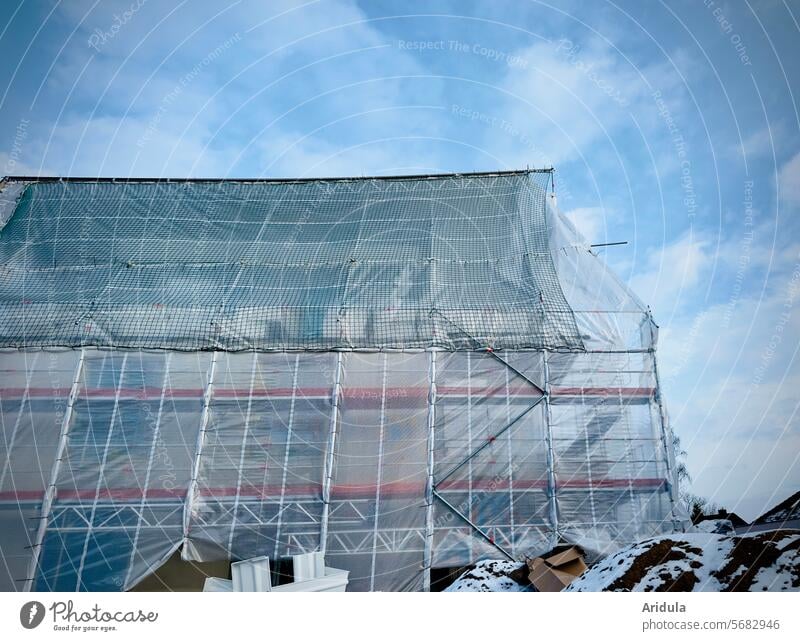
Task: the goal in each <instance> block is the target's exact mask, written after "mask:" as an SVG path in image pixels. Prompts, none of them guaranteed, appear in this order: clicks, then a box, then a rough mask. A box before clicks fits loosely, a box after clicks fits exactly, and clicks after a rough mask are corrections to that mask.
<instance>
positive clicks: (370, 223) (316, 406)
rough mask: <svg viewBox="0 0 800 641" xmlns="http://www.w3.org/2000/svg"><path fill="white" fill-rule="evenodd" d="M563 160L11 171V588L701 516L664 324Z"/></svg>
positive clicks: (1, 535)
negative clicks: (53, 174)
mask: <svg viewBox="0 0 800 641" xmlns="http://www.w3.org/2000/svg"><path fill="white" fill-rule="evenodd" d="M532 176H533V177H532ZM11 184H14V183H11ZM544 186H545V185H544V183H543V182H542V178H541V177H540V176H538V175H530V174H527V173H525V172H522V173H513V174H500V175H493V176H449V177H443V178H428V179H422V178H417V179H410V180H389V179H367V180H363V181H358V180H350V181H335V180H334V181H299V182H293V181H283V182H276V183H258V182H252V183H249V182H248V183H242V184H240V183H235V182H233V183H226V182H209V183H204V182H199V183H159V182H145V183H129V182H125V181H122V182H120V183H113V182H94V183H93V182H91V181H78V182H70V181H64V182H58V181H45V182H40V183H37V182H32V183H31V184H29V185H28V186H27V187H26V189H24V190H17V191H18V192H19V193H18V194H17V196H18V198H19V200H18V204H17V205H16V207H17V209H16V211H15V212H14V213H13V215H11V216H10V218H8V222H7V224H6V226H5V228H3V229H2V230H0V270H3V271H2V272H0V307H2V309H3V312H4V313H3V315H2V318H0V345H2V346H3V348H2V349H0V428H1V429H2V440H0V464H1V465H2V477H0V524H2V526H3V527H2V529H1V530H0V557H1V558H2V563H3V565H2V567H0V588H2V589H6V590H9V589H36V590H64V591H71V590H123V589H129V588H131V587H133V586H134V585H136V584H137V583H138V582H139V581H141V580H142V579H143V578H144V577H146V576H147V575H148V574H150V573H152V572H153V570H154V569H156V568H157V567H158V566H159V565H160V564H162V563H163V562H164V561H165V560H166V559H168V558H170V557H171V556H172V555H174V554H175V552H176V551H177V550H180V554H181V556H182V558H183V559H184V560H186V561H190V562H191V561H219V560H232V561H235V560H239V559H244V558H249V557H256V556H263V555H266V556H269V557H271V558H273V559H277V558H280V557H283V556H286V555H290V554H298V553H304V552H310V551H314V550H321V551H324V552H325V555H326V562H327V564H328V565H329V566H331V567H337V568H342V569H347V570H350V586H349V589H351V590H427V589H430V588H431V580H432V579H431V577H432V573H433V570H435V569H436V568H451V567H455V566H462V565H467V564H470V563H474V562H476V561H478V560H481V559H486V558H500V557H510V558H515V559H522V558H524V557H526V556H527V557H530V556H535V555H538V554H542V553H545V552H547V551H548V550H549V549H551V548H552V547H554V546H555V545H556V544H558V543H563V542H569V543H573V544H577V545H580V546H581V547H582V548H583V549H585V550H586V551H587V553H588V554H589V556H590V557H596V556H598V555H603V554H607V553H609V552H611V551H614V550H616V549H618V548H620V547H622V546H624V545H627V544H629V543H630V542H632V541H635V540H638V539H640V538H643V537H646V536H650V535H655V534H660V533H665V532H672V531H674V530H675V529H680V528H681V527H682V526H683V525H684V523H685V514H684V513H683V512H682V510H681V508H680V506H679V501H678V492H677V486H676V482H675V461H674V456H673V447H672V436H671V432H670V429H669V424H668V420H667V414H666V410H665V408H664V405H663V400H662V398H661V395H660V390H659V386H658V374H657V365H656V359H655V346H656V339H657V330H656V326H655V324H654V323H653V321H652V319H651V317H650V314H649V313H648V311H647V309H646V307H644V305H643V304H642V303H641V302H640V301H639V300H638V299H637V298H636V297H635V296H634V295H633V294H632V293H631V292H630V291H629V290H628V289H627V287H625V285H624V284H622V283H621V282H620V281H619V280H618V279H617V277H616V276H615V275H614V274H613V273H612V272H611V271H610V270H608V268H607V267H606V266H605V265H604V264H603V263H602V261H600V260H599V258H598V257H597V256H596V255H595V254H594V253H593V252H592V250H591V248H590V247H589V246H588V245H587V244H586V242H585V241H584V240H583V239H582V238H581V237H580V236H579V234H577V232H576V231H575V230H574V228H573V227H572V226H571V225H570V224H569V222H568V221H567V220H566V218H565V217H564V216H562V215H561V214H560V213H559V212H558V211H557V208H556V207H555V204H554V201H553V199H551V198H550V196H546V194H545V191H544ZM323 197H324V198H323ZM446 212H450V213H447V214H446ZM337 221H338V222H337ZM348 221H349V222H348ZM412 223H413V224H412ZM151 243H154V244H151ZM278 264H279V265H278ZM401 265H402V267H401ZM448 269H451V270H455V271H452V272H450V276H448V277H447V278H444V276H443V275H444V274H445V273H448V271H447V270H448ZM148 270H149V271H148ZM259 270H262V271H259ZM308 270H311V272H313V274H312V273H311V272H310V271H308ZM145 272H147V273H149V274H151V275H152V278H155V279H157V281H158V282H157V283H156V281H154V280H152V279H151V277H150V276H145ZM456 273H458V274H459V276H458V277H456V276H455V275H454V274H456ZM281 274H285V275H287V278H288V275H289V274H292V276H291V278H288V280H282V278H283V276H281ZM298 278H299V279H300V280H297V279H298ZM331 282H335V283H336V285H335V286H333V287H332V288H328V287H327V285H326V283H331ZM298 297H299V298H298ZM320 301H322V304H320ZM295 303H297V305H295ZM298 310H302V314H300V315H299V316H298V315H297V314H296V312H297V311H298ZM314 310H316V311H314ZM358 310H366V312H365V313H364V314H361V312H359V311H358ZM359 314H361V315H359ZM298 319H300V320H298Z"/></svg>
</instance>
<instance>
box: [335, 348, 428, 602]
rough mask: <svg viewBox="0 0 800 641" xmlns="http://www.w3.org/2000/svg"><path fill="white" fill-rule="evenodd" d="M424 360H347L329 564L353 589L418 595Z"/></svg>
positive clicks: (422, 517)
mask: <svg viewBox="0 0 800 641" xmlns="http://www.w3.org/2000/svg"><path fill="white" fill-rule="evenodd" d="M429 358H430V356H429V354H426V353H416V354H346V355H345V358H344V360H343V363H344V368H343V378H342V392H341V401H340V415H339V434H338V437H337V441H336V458H335V461H336V463H335V471H334V480H333V486H332V488H331V506H330V524H329V529H328V540H327V550H326V558H327V559H328V561H327V562H328V564H329V565H331V566H333V567H337V568H339V567H340V568H343V569H347V570H350V585H349V587H348V589H350V590H392V591H397V590H420V589H422V580H423V574H422V563H423V552H424V542H425V536H424V535H425V516H426V512H425V510H426V502H425V483H426V478H427V459H428V455H427V452H428V393H429V380H428V376H427V373H428V365H429Z"/></svg>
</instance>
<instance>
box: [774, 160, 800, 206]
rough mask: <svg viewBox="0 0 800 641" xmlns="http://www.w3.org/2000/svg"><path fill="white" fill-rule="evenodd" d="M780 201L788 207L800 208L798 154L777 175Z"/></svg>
mask: <svg viewBox="0 0 800 641" xmlns="http://www.w3.org/2000/svg"><path fill="white" fill-rule="evenodd" d="M778 187H779V190H780V197H781V200H782V201H783V202H784V203H786V204H787V205H789V206H792V207H798V206H800V153H797V154H795V155H794V156H793V157H792V159H791V160H789V161H788V162H786V163H785V164H784V165H783V166H782V167H781V169H780V173H779V174H778Z"/></svg>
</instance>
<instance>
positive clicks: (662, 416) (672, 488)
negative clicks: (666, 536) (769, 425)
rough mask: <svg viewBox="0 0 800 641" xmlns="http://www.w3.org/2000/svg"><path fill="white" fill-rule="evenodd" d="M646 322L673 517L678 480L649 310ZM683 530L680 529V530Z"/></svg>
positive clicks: (676, 523)
mask: <svg viewBox="0 0 800 641" xmlns="http://www.w3.org/2000/svg"><path fill="white" fill-rule="evenodd" d="M647 320H648V322H649V325H650V356H651V357H652V359H653V377H654V379H655V384H656V393H655V396H656V404H657V405H658V417H659V423H660V430H659V431H660V434H661V445H662V446H663V448H664V464H665V466H666V468H667V477H668V478H669V501H670V513H671V514H672V515H673V517H674V515H675V503H676V500H677V497H676V492H677V489H678V488H677V484H678V479H677V478H676V476H675V473H674V470H673V467H672V456H671V455H670V452H672V451H673V449H672V448H673V445H672V443H671V442H670V440H669V438H668V428H667V413H666V410H665V409H664V401H663V399H662V398H661V380H660V379H659V376H658V363H657V360H656V337H655V335H654V334H653V326H654V325H655V322H654V321H653V315H652V314H651V313H650V310H649V309H648V310H647ZM673 526H674V528H675V529H678V521H677V520H675V521H674V522H673ZM682 529H683V528H682V527H681V530H682Z"/></svg>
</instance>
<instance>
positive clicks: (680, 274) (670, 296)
mask: <svg viewBox="0 0 800 641" xmlns="http://www.w3.org/2000/svg"><path fill="white" fill-rule="evenodd" d="M711 250H712V246H711V243H710V241H709V240H707V239H705V238H703V237H701V236H699V235H697V234H692V233H688V234H684V235H683V236H681V237H679V238H678V239H677V240H675V241H672V242H670V243H667V244H665V245H664V246H663V247H661V248H660V249H657V250H653V251H649V252H648V253H647V258H646V260H645V263H644V265H643V266H639V267H638V268H636V267H634V273H635V275H634V276H633V277H632V278H631V280H630V286H631V287H632V288H633V290H634V291H635V292H636V293H637V294H638V296H639V297H640V298H641V299H642V300H644V301H648V302H649V304H650V306H651V307H652V309H653V311H654V313H655V315H656V318H661V319H667V318H669V317H670V316H672V315H673V314H675V313H679V312H681V311H682V306H683V305H684V304H685V303H686V302H688V301H691V302H695V301H694V299H693V298H692V294H693V290H694V288H695V287H696V286H697V285H698V284H699V283H700V282H701V279H702V276H703V274H704V272H705V270H706V269H707V268H708V267H709V266H710V265H711V263H712V261H713V256H712V254H711Z"/></svg>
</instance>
